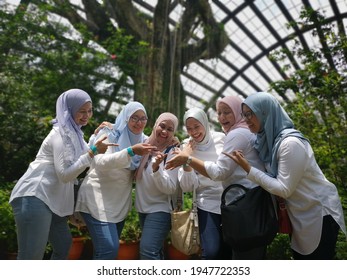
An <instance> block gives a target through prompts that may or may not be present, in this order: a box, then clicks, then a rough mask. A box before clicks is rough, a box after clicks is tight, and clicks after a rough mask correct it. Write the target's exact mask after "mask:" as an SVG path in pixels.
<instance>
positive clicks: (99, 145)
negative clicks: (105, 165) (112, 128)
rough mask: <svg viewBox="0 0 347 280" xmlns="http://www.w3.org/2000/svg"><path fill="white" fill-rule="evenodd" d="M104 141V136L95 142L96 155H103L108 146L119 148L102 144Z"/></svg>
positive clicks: (112, 144) (113, 144)
mask: <svg viewBox="0 0 347 280" xmlns="http://www.w3.org/2000/svg"><path fill="white" fill-rule="evenodd" d="M106 139H107V136H104V137H102V138H100V139H99V140H98V141H96V142H95V147H96V149H97V150H98V154H104V153H105V152H106V150H107V148H108V147H109V146H119V145H118V144H115V143H104V142H103V141H105V140H106Z"/></svg>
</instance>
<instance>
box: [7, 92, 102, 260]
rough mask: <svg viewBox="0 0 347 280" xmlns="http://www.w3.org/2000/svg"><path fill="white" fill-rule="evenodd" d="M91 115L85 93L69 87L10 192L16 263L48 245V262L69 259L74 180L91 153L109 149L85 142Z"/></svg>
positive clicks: (37, 255)
mask: <svg viewBox="0 0 347 280" xmlns="http://www.w3.org/2000/svg"><path fill="white" fill-rule="evenodd" d="M92 114H93V111H92V100H91V98H90V96H89V95H88V94H87V93H86V92H85V91H83V90H80V89H70V90H68V91H66V92H64V93H62V94H61V95H60V96H59V98H58V100H57V103H56V118H55V119H54V120H53V121H52V123H53V128H52V130H51V132H50V133H49V134H48V136H47V137H46V138H45V139H44V141H43V143H42V145H41V147H40V150H39V152H38V154H37V155H36V158H35V160H34V161H33V162H31V163H30V165H29V168H28V170H27V171H26V173H25V174H24V175H23V176H22V177H21V178H20V179H19V181H18V182H17V184H16V185H15V187H14V189H13V191H12V193H11V197H10V204H11V205H12V208H13V212H14V217H15V222H16V226H17V240H18V257H17V259H20V260H23V259H25V260H29V259H31V260H35V259H36V260H37V259H42V258H43V256H44V253H45V248H46V245H47V242H48V241H49V242H50V243H51V245H52V248H53V253H52V257H51V258H52V259H66V258H67V256H68V254H69V250H70V246H71V243H72V237H71V233H70V229H69V227H68V224H67V217H68V216H69V215H71V214H73V207H74V193H73V185H74V182H75V180H76V178H77V176H78V175H79V174H80V173H82V172H83V171H84V170H85V169H86V168H87V167H89V165H90V162H91V161H92V158H93V157H94V153H95V152H96V151H98V152H105V151H106V148H107V145H106V144H103V143H102V141H99V142H98V143H95V146H93V147H92V149H93V150H94V152H93V151H92V150H91V149H89V147H88V145H87V143H86V142H85V141H84V139H83V132H82V130H81V127H82V126H85V125H87V123H88V121H89V119H90V118H91V116H92Z"/></svg>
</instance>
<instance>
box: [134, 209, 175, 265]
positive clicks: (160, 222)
mask: <svg viewBox="0 0 347 280" xmlns="http://www.w3.org/2000/svg"><path fill="white" fill-rule="evenodd" d="M139 218H140V225H141V228H142V234H141V241H140V259H141V260H162V259H164V250H163V248H164V241H165V239H166V237H167V236H168V234H169V232H170V229H171V215H170V213H166V212H155V213H149V214H144V213H139Z"/></svg>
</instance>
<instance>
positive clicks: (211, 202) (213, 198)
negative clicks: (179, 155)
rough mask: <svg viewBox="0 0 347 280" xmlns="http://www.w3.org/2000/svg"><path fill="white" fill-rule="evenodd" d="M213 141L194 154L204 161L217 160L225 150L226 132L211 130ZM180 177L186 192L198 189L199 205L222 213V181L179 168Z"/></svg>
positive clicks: (181, 184) (204, 208)
mask: <svg viewBox="0 0 347 280" xmlns="http://www.w3.org/2000/svg"><path fill="white" fill-rule="evenodd" d="M211 135H212V139H213V143H211V144H212V145H210V147H209V149H208V150H206V151H196V150H194V152H193V156H194V157H196V158H198V159H200V160H203V161H217V159H218V156H219V155H220V153H221V152H222V150H223V146H224V139H225V134H224V133H221V132H211ZM178 172H179V173H178V178H179V182H180V186H181V188H182V190H183V191H184V192H191V191H193V189H195V190H196V200H197V206H198V207H199V208H200V209H202V210H204V211H208V212H212V213H216V214H220V203H221V196H222V192H223V186H222V182H220V181H213V180H211V179H210V178H208V177H206V176H203V175H201V174H199V173H198V172H196V171H194V170H193V171H190V172H188V171H184V170H183V167H181V168H179V171H178Z"/></svg>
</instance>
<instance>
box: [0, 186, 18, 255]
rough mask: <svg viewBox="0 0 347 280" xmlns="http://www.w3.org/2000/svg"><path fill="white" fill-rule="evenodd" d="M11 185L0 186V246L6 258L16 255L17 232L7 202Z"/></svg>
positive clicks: (10, 208)
mask: <svg viewBox="0 0 347 280" xmlns="http://www.w3.org/2000/svg"><path fill="white" fill-rule="evenodd" d="M11 189H12V186H10V185H8V186H7V185H6V186H1V187H0V248H1V250H2V255H3V257H4V258H7V259H15V258H16V256H17V232H16V223H15V221H14V216H13V212H12V207H11V205H10V204H9V202H8V201H9V198H10V194H11Z"/></svg>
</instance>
